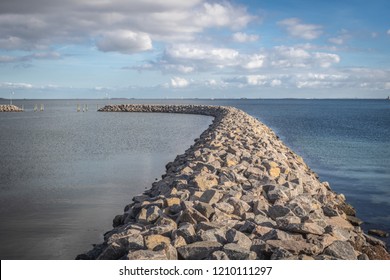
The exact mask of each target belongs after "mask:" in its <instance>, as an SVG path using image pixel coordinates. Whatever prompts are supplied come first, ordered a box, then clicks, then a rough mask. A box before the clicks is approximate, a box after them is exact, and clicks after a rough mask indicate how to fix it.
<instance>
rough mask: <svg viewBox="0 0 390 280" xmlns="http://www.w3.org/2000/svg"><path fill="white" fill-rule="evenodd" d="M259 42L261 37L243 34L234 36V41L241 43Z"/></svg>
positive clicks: (238, 33) (239, 33)
mask: <svg viewBox="0 0 390 280" xmlns="http://www.w3.org/2000/svg"><path fill="white" fill-rule="evenodd" d="M257 40H259V36H258V35H255V34H246V33H243V32H236V33H234V34H233V41H235V42H239V43H246V42H255V41H257Z"/></svg>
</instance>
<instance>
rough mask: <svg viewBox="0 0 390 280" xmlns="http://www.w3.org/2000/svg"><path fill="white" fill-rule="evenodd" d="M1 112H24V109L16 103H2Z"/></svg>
mask: <svg viewBox="0 0 390 280" xmlns="http://www.w3.org/2000/svg"><path fill="white" fill-rule="evenodd" d="M0 112H23V110H22V109H21V108H19V107H18V106H15V105H0Z"/></svg>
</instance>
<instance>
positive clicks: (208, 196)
mask: <svg viewBox="0 0 390 280" xmlns="http://www.w3.org/2000/svg"><path fill="white" fill-rule="evenodd" d="M222 196H223V195H222V193H220V192H219V191H217V190H213V189H210V190H206V191H205V192H204V193H203V195H202V196H201V197H200V199H199V200H200V201H201V202H205V203H209V204H214V203H217V202H218V201H219V200H220V199H221V198H222Z"/></svg>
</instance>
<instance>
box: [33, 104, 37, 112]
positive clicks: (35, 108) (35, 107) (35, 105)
mask: <svg viewBox="0 0 390 280" xmlns="http://www.w3.org/2000/svg"><path fill="white" fill-rule="evenodd" d="M36 111H38V105H37V104H34V112H36Z"/></svg>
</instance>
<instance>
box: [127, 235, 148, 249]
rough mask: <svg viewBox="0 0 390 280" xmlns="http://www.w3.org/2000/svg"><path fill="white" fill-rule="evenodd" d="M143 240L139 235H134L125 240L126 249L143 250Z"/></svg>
mask: <svg viewBox="0 0 390 280" xmlns="http://www.w3.org/2000/svg"><path fill="white" fill-rule="evenodd" d="M144 247H145V246H144V239H143V237H142V235H140V234H134V235H131V236H129V237H128V238H127V249H129V250H140V249H143V248H144Z"/></svg>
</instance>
